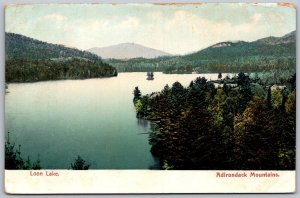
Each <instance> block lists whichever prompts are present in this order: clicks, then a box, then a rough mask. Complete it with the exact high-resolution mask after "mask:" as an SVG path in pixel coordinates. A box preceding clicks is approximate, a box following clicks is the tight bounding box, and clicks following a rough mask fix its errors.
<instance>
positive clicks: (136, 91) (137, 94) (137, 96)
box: [133, 87, 142, 102]
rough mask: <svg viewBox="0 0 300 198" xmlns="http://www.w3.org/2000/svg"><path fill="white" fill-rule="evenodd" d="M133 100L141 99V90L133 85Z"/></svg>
mask: <svg viewBox="0 0 300 198" xmlns="http://www.w3.org/2000/svg"><path fill="white" fill-rule="evenodd" d="M133 95H134V97H133V102H136V101H137V100H139V99H141V96H142V94H141V91H140V90H139V87H135V88H134V90H133Z"/></svg>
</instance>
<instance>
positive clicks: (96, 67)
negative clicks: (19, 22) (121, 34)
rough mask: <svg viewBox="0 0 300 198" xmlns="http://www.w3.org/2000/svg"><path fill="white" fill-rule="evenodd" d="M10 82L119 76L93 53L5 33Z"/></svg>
mask: <svg viewBox="0 0 300 198" xmlns="http://www.w3.org/2000/svg"><path fill="white" fill-rule="evenodd" d="M5 52H6V54H5V57H6V71H5V74H6V75H5V76H6V81H7V82H33V81H43V80H60V79H85V78H99V77H109V76H116V75H117V71H116V69H115V68H114V67H112V66H110V65H109V64H107V63H104V62H103V61H102V59H101V58H100V57H99V56H97V55H95V54H92V53H90V52H87V51H81V50H78V49H74V48H68V47H64V46H63V45H55V44H50V43H46V42H43V41H39V40H36V39H32V38H29V37H26V36H22V35H19V34H14V33H5Z"/></svg>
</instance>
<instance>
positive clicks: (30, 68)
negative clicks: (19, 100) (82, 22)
mask: <svg viewBox="0 0 300 198" xmlns="http://www.w3.org/2000/svg"><path fill="white" fill-rule="evenodd" d="M117 75H118V73H117V70H116V69H115V68H113V67H111V66H110V65H108V64H106V63H102V62H98V61H91V60H87V59H79V58H69V59H61V60H50V59H47V60H24V59H9V60H7V61H6V70H5V78H6V82H35V81H43V80H62V79H86V78H100V77H110V76H117Z"/></svg>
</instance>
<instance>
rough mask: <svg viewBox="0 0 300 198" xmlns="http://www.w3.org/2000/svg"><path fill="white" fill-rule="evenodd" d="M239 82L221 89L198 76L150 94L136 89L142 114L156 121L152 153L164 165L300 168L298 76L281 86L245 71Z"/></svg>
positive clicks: (153, 125)
mask: <svg viewBox="0 0 300 198" xmlns="http://www.w3.org/2000/svg"><path fill="white" fill-rule="evenodd" d="M256 80H257V79H256ZM258 82H259V81H258ZM236 83H237V87H231V86H230V85H227V84H226V82H225V83H224V84H222V86H221V85H220V86H218V87H217V88H216V87H215V85H214V84H213V83H212V82H209V81H207V80H206V79H205V78H203V77H202V78H201V77H198V78H196V79H195V80H194V81H192V82H191V83H190V85H189V86H188V87H183V86H182V85H181V84H180V83H179V82H175V83H174V84H173V85H172V86H171V87H169V86H168V85H166V86H165V87H164V89H163V90H162V91H160V92H156V93H152V94H148V95H142V94H141V91H140V90H139V88H138V87H136V88H135V89H134V99H133V102H134V105H135V108H136V114H137V117H139V118H144V119H148V120H150V121H151V123H152V124H151V132H150V135H149V142H150V144H151V152H152V154H153V155H154V156H156V157H157V158H158V159H159V161H160V167H161V168H162V169H186V170H188V169H189V170H207V169H209V170H217V169H223V170H224V169H225V170H226V169H229V170H235V169H236V170H250V169H254V170H294V169H295V149H296V147H295V140H296V139H295V134H296V75H293V76H291V78H290V79H289V80H286V81H285V85H286V86H285V87H283V88H277V89H274V87H271V86H270V85H269V86H262V85H259V84H258V83H255V81H254V80H253V79H250V77H249V76H248V75H245V74H244V73H239V74H238V76H237V78H236Z"/></svg>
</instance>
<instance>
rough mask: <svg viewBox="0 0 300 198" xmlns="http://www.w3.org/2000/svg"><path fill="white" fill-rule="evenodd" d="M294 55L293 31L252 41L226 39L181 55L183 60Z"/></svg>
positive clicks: (294, 39)
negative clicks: (280, 35)
mask: <svg viewBox="0 0 300 198" xmlns="http://www.w3.org/2000/svg"><path fill="white" fill-rule="evenodd" d="M295 55H296V34H295V31H293V32H291V33H289V34H286V35H284V36H282V37H267V38H262V39H259V40H256V41H253V42H245V41H235V42H233V41H227V42H221V43H217V44H215V45H212V46H210V47H208V48H206V49H203V50H200V51H198V52H196V53H192V54H188V55H186V56H182V58H183V59H184V60H189V61H195V60H201V61H204V60H206V61H216V60H219V61H225V60H230V61H232V60H238V59H252V58H261V57H270V56H272V57H277V58H279V57H291V56H295Z"/></svg>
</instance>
